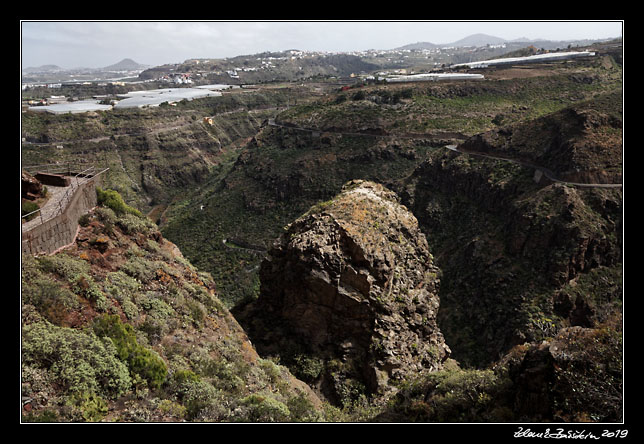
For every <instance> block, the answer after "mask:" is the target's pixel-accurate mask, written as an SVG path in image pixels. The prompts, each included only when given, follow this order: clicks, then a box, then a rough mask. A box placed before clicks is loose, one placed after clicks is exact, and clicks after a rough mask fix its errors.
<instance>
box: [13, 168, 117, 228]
mask: <svg viewBox="0 0 644 444" xmlns="http://www.w3.org/2000/svg"><path fill="white" fill-rule="evenodd" d="M51 165H52V166H57V167H61V165H60V164H51ZM43 166H46V165H31V166H30V167H25V168H23V169H24V170H25V171H27V172H29V170H28V168H38V169H37V171H38V172H48V173H51V174H54V173H52V170H48V171H43V170H42V169H41V168H39V167H43ZM107 170H109V168H105V169H103V170H100V171H97V169H96V167H95V166H93V165H92V166H90V167H88V168H86V169H84V170H82V171H81V172H79V173H76V174H75V175H74V176H72V177H71V179H70V184H69V187H68V188H67V190H65V194H64V195H63V196H62V197H61V198H60V200H59V201H58V209H57V211H56V212H55V213H53V214H51V215H50V217H48V219H47V220H49V219H53V218H54V217H56V216H58V215H59V214H61V213H62V212H63V211H64V210H65V208H66V207H67V204H68V203H69V201H70V200H71V198H72V197H73V196H74V193H75V192H76V191H77V190H78V189H79V188H80V187H81V185H83V184H84V183H86V182H87V181H89V180H90V179H93V178H95V177H96V176H98V175H100V174H103V173H105V172H106V171H107ZM68 171H69V164H68ZM57 174H61V173H57ZM68 175H71V173H69V174H68ZM81 178H82V179H83V180H82V181H81ZM38 212H40V224H43V223H44V222H45V220H44V217H43V214H42V208H38V209H37V210H34V211H32V212H30V213H27V214H24V215H22V216H21V219H26V218H28V217H30V216H31V215H34V214H36V213H38ZM25 222H26V220H25ZM23 230H24V225H23Z"/></svg>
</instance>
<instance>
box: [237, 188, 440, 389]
mask: <svg viewBox="0 0 644 444" xmlns="http://www.w3.org/2000/svg"><path fill="white" fill-rule="evenodd" d="M438 275H439V270H438V269H437V268H436V267H435V266H434V265H433V263H432V255H431V254H430V252H429V249H428V246H427V241H426V239H425V237H424V235H423V234H422V233H421V232H420V230H419V228H418V223H417V221H416V218H415V217H414V216H413V215H412V214H411V213H410V212H409V211H408V210H407V209H406V208H405V207H404V206H403V205H401V204H400V203H399V202H398V199H397V197H396V195H395V194H394V193H393V192H391V191H389V190H387V189H385V188H384V187H382V186H381V185H378V184H375V183H371V182H365V181H352V182H349V183H348V184H346V185H345V186H344V187H343V191H342V193H341V194H339V195H338V196H337V197H336V198H334V199H332V200H331V201H328V202H324V203H322V204H318V205H316V206H314V207H313V208H312V209H311V210H310V211H309V212H308V213H306V214H305V215H303V216H302V217H300V218H299V219H298V220H296V221H295V222H294V223H292V224H291V225H289V226H288V227H287V229H286V232H285V233H283V235H282V236H281V237H280V238H279V239H278V240H277V241H276V243H275V244H274V245H273V247H272V249H271V250H270V251H269V256H268V259H267V260H265V261H264V262H263V263H262V266H261V269H260V279H261V292H260V296H259V299H258V300H257V301H256V302H254V303H251V304H250V305H248V306H246V307H245V308H244V309H242V310H240V311H239V312H238V313H236V315H237V317H238V318H239V319H241V322H242V324H245V325H244V326H245V327H246V328H247V330H248V331H249V334H250V336H251V338H252V340H253V342H254V343H256V344H257V347H258V349H259V350H260V353H261V352H262V351H263V352H264V353H267V354H279V353H283V351H284V350H289V349H290V350H294V349H297V350H298V351H299V352H301V353H303V354H304V355H306V356H308V357H309V359H312V358H311V357H315V359H317V360H322V361H323V362H324V370H321V371H320V372H319V374H315V375H314V376H315V377H316V378H311V379H315V382H316V383H317V384H319V385H318V386H319V387H320V389H321V390H322V392H323V393H325V394H326V395H327V396H329V397H330V398H331V399H332V400H333V399H334V398H335V400H336V401H337V400H338V398H341V397H342V393H341V392H342V390H343V389H342V387H344V388H345V389H346V383H347V381H352V382H353V383H354V386H356V385H357V386H362V387H364V389H365V391H366V392H367V393H376V392H386V391H387V389H388V388H390V385H389V384H388V382H389V380H390V379H401V378H403V377H406V376H410V375H412V374H414V375H415V374H418V373H420V372H421V371H432V370H437V369H440V368H441V367H442V363H443V362H444V361H445V360H446V359H447V357H448V356H449V353H450V351H449V348H448V347H447V345H446V344H445V343H444V340H443V336H442V334H441V332H440V331H439V329H438V327H437V325H436V313H437V311H438V306H439V299H438V284H439V279H438ZM318 362H319V361H318ZM312 382H313V381H312Z"/></svg>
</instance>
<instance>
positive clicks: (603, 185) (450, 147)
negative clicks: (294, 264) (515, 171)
mask: <svg viewBox="0 0 644 444" xmlns="http://www.w3.org/2000/svg"><path fill="white" fill-rule="evenodd" d="M268 125H270V126H274V127H279V128H287V129H294V130H298V131H305V132H310V133H333V134H340V135H346V136H366V137H382V138H411V139H431V138H434V137H436V135H434V134H423V135H419V134H416V135H412V134H403V135H397V134H394V135H392V134H386V135H383V134H369V133H351V132H341V131H328V130H324V131H322V130H319V129H313V128H302V127H298V126H291V125H283V124H279V123H276V122H275V119H269V120H268ZM442 137H444V136H442ZM443 148H446V149H448V150H450V151H454V152H456V153H459V154H465V155H468V156H478V157H485V158H488V159H493V160H502V161H505V162H512V163H515V164H517V165H521V166H525V167H528V168H533V169H535V170H537V171H541V173H542V174H543V175H544V176H546V177H547V178H548V179H550V180H551V181H552V182H557V183H562V184H565V185H571V186H577V187H587V188H622V184H621V183H579V182H569V181H566V180H562V179H560V178H558V177H556V176H555V174H554V173H553V172H552V171H551V170H549V169H548V168H545V167H542V166H539V165H533V164H531V163H529V162H525V161H523V160H517V159H510V158H507V157H500V156H493V155H490V154H484V153H478V152H473V151H462V150H459V149H458V146H457V145H445V146H444V147H443Z"/></svg>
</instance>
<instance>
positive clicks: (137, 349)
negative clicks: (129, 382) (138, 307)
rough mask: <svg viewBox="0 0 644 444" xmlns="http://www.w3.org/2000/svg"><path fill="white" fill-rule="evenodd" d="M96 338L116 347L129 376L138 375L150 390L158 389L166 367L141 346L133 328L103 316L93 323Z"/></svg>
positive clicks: (114, 318)
mask: <svg viewBox="0 0 644 444" xmlns="http://www.w3.org/2000/svg"><path fill="white" fill-rule="evenodd" d="M93 328H94V332H95V333H96V335H97V336H106V337H108V338H110V339H111V340H112V342H113V343H114V345H115V346H116V351H117V356H118V357H119V359H121V360H122V361H123V362H125V363H127V365H128V367H129V369H130V374H131V375H132V376H133V377H134V376H135V375H139V376H140V377H141V378H143V379H145V380H146V381H147V382H148V385H149V386H150V387H152V388H159V387H160V386H161V384H162V383H163V382H164V381H165V378H166V375H167V371H168V370H167V367H166V365H165V362H163V359H161V357H160V356H159V355H158V354H156V353H155V352H154V351H152V350H150V349H147V348H145V347H143V346H141V345H140V344H139V343H138V342H137V340H136V334H135V332H134V328H133V327H132V326H131V325H129V324H123V323H122V322H121V320H120V318H119V317H118V316H116V315H104V316H102V317H100V318H97V319H96V320H95V321H94V325H93Z"/></svg>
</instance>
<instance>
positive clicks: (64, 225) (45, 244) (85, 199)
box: [22, 174, 102, 255]
mask: <svg viewBox="0 0 644 444" xmlns="http://www.w3.org/2000/svg"><path fill="white" fill-rule="evenodd" d="M101 182H102V175H101V174H99V175H97V176H94V177H93V178H91V179H89V180H88V181H87V182H85V183H83V184H82V185H81V186H79V187H78V189H76V191H75V192H74V195H73V196H72V198H71V199H70V200H69V203H68V204H67V206H66V207H65V209H64V210H63V212H62V213H60V214H59V215H58V216H56V217H54V218H52V219H49V220H48V221H46V222H45V223H43V224H41V225H37V226H36V227H34V228H32V229H31V230H29V231H26V232H24V233H22V253H23V254H31V255H43V254H51V253H53V252H55V251H56V250H58V249H60V248H62V247H64V246H67V245H69V244H71V243H72V242H74V240H75V239H76V234H77V233H78V218H79V217H81V216H82V215H83V214H86V213H87V212H88V211H89V210H91V209H92V208H94V207H95V206H96V187H97V186H100V185H101Z"/></svg>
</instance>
